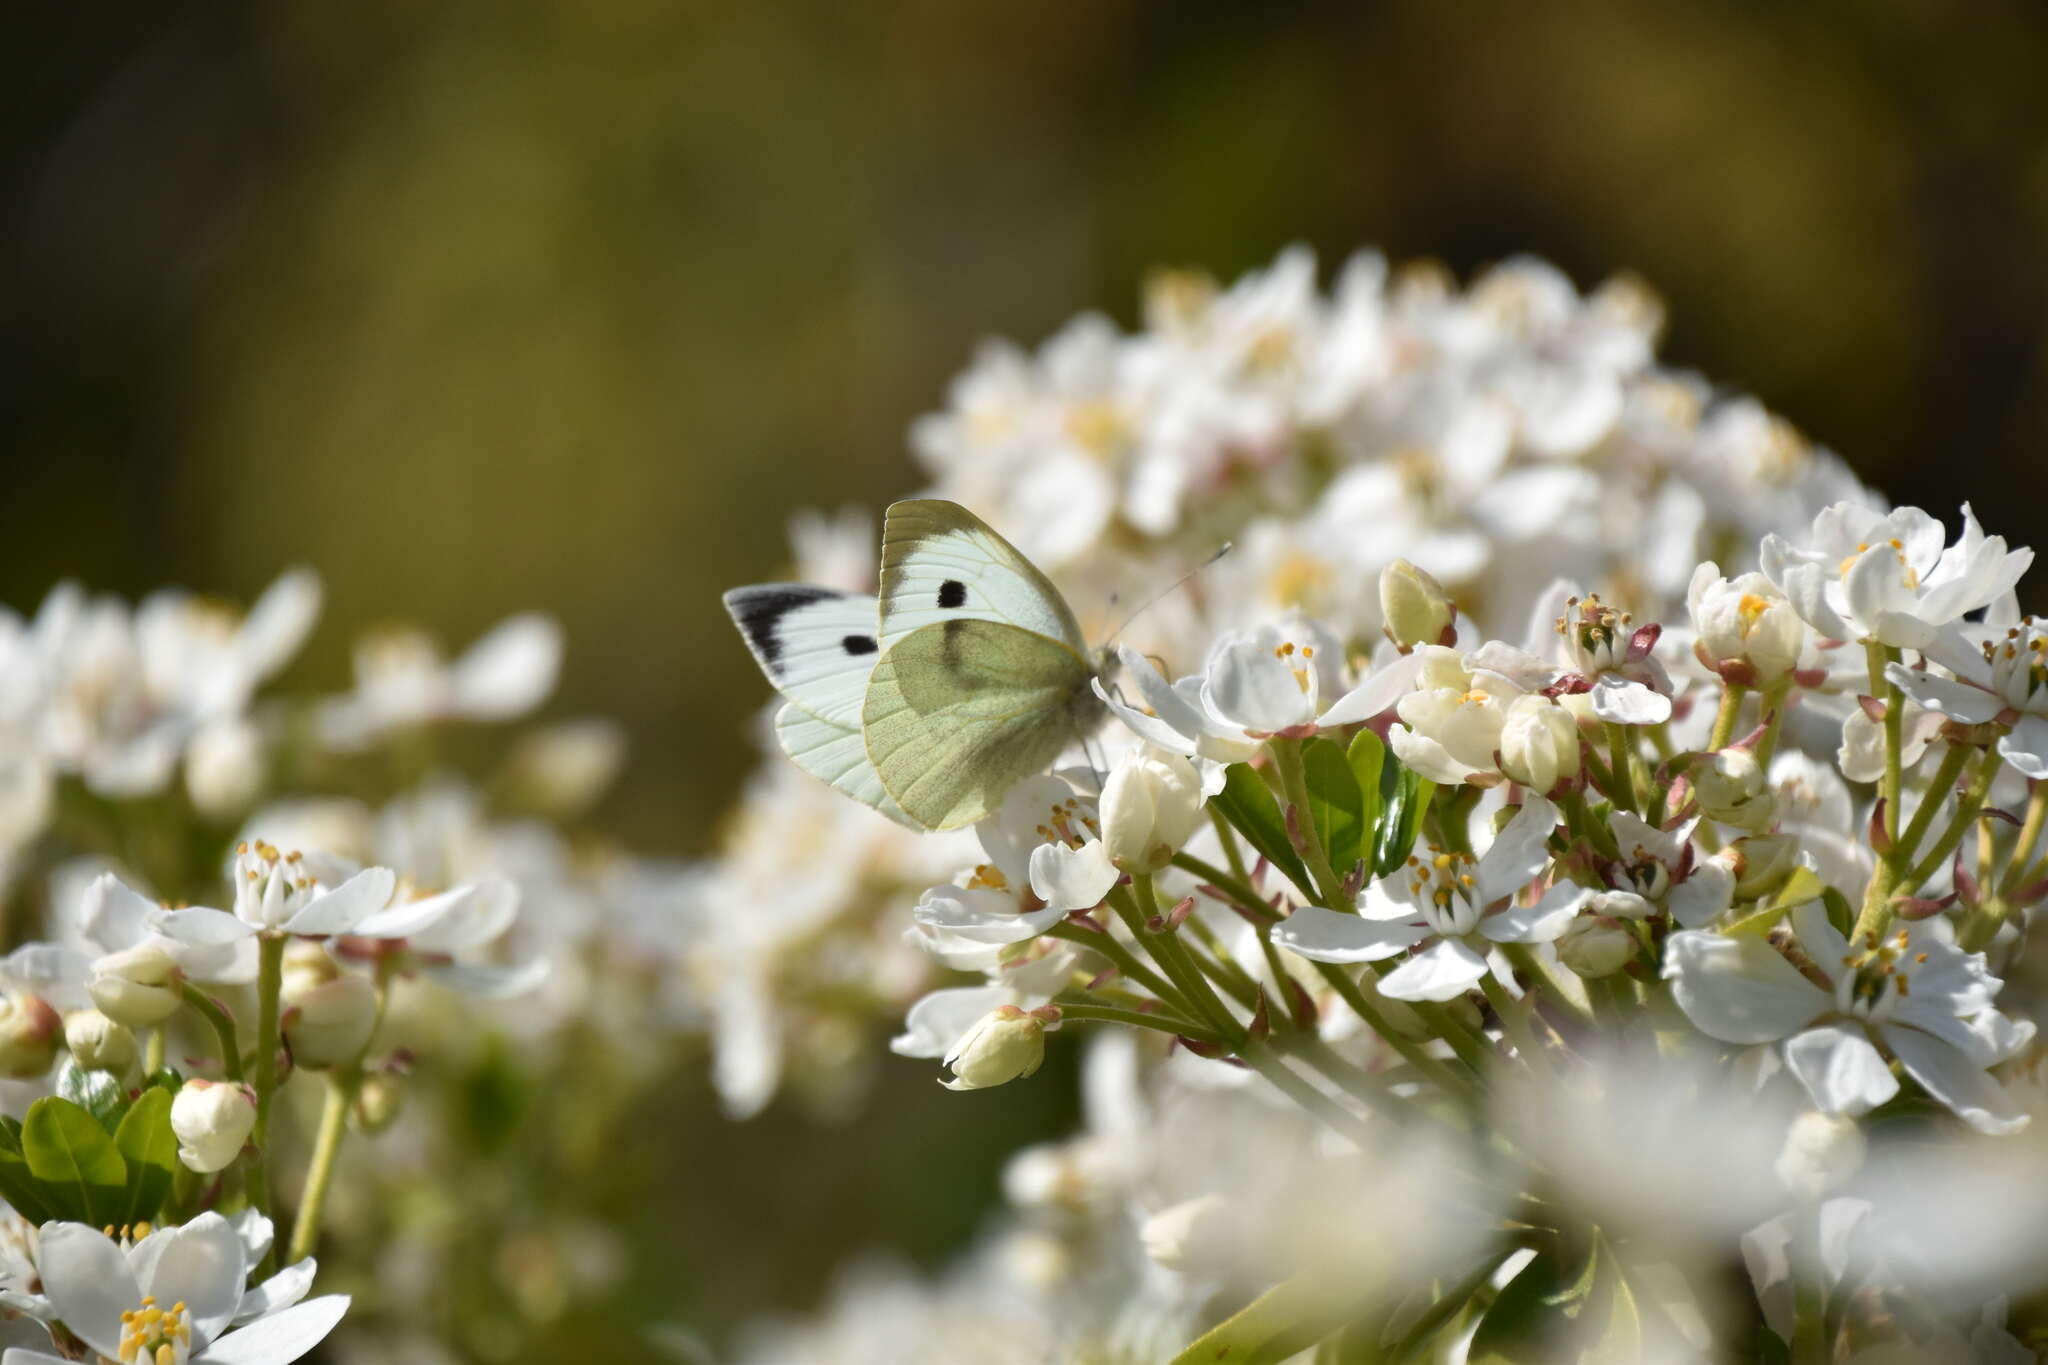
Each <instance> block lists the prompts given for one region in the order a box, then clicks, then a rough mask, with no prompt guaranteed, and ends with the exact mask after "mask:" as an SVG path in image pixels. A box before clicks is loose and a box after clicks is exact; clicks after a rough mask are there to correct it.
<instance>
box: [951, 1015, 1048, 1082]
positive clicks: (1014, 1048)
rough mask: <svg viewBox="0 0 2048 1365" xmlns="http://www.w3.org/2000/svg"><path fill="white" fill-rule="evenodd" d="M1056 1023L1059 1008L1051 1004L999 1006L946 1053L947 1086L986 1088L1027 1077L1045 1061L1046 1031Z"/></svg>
mask: <svg viewBox="0 0 2048 1365" xmlns="http://www.w3.org/2000/svg"><path fill="white" fill-rule="evenodd" d="M1059 1022H1060V1012H1059V1010H1057V1009H1055V1008H1054V1007H1052V1006H1050V1005H1043V1006H1040V1007H1039V1008H1038V1009H1035V1010H1030V1011H1025V1010H1021V1009H1019V1008H1017V1006H1015V1005H998V1006H997V1007H996V1008H995V1009H992V1010H990V1011H989V1012H988V1013H987V1014H984V1015H983V1016H982V1017H981V1018H980V1019H979V1020H977V1021H976V1022H975V1025H974V1027H973V1028H970V1029H968V1030H967V1032H966V1033H965V1034H963V1035H961V1038H960V1041H959V1042H957V1043H955V1044H953V1046H952V1049H951V1050H950V1051H948V1052H947V1053H946V1058H945V1064H946V1065H947V1066H949V1067H951V1068H952V1069H953V1079H952V1080H950V1081H947V1082H946V1083H945V1085H946V1088H947V1089H948V1090H986V1089H987V1088H988V1087H990V1086H992V1085H1006V1084H1008V1083H1009V1082H1011V1081H1015V1080H1021V1079H1023V1078H1024V1077H1026V1076H1029V1075H1030V1074H1031V1073H1032V1072H1034V1071H1036V1070H1038V1067H1039V1064H1040V1063H1041V1062H1043V1061H1044V1060H1045V1031H1046V1030H1047V1029H1048V1028H1058V1027H1059Z"/></svg>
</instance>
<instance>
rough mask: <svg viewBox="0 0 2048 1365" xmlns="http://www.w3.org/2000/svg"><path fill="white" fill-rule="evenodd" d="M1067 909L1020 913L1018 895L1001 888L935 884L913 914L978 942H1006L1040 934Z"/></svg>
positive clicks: (918, 921)
mask: <svg viewBox="0 0 2048 1365" xmlns="http://www.w3.org/2000/svg"><path fill="white" fill-rule="evenodd" d="M1096 899H1097V900H1100V899H1101V898H1100V897H1097V898H1096ZM1066 913H1067V912H1066V911H1065V910H1061V909H1050V908H1049V909H1045V910H1039V911H1035V912H1033V913H1031V914H1019V913H1017V901H1016V898H1015V897H1013V896H1009V895H1006V894H1005V893H1003V892H1001V891H977V890H971V889H963V888H961V887H957V886H935V887H933V888H932V889H931V890H929V891H927V892H925V893H924V895H923V896H921V897H919V898H918V902H917V905H916V907H915V908H914V909H913V910H912V911H911V918H912V919H913V920H915V921H916V922H917V923H919V924H922V925H926V926H928V927H930V928H933V929H937V930H939V931H941V932H943V933H948V934H958V935H959V936H960V937H961V938H964V939H968V940H970V941H972V942H975V943H992V944H1003V943H1022V942H1024V941H1025V940H1026V939H1032V938H1037V937H1038V936H1039V935H1040V934H1042V933H1044V932H1045V931H1046V930H1048V929H1050V928H1052V927H1053V925H1055V924H1058V923H1059V922H1060V920H1061V919H1063V918H1065V916H1066Z"/></svg>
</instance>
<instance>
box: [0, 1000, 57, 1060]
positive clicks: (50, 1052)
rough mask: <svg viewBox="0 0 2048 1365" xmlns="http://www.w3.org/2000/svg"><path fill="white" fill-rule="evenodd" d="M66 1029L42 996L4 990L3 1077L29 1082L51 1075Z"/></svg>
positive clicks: (0, 1026)
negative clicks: (61, 1034)
mask: <svg viewBox="0 0 2048 1365" xmlns="http://www.w3.org/2000/svg"><path fill="white" fill-rule="evenodd" d="M63 1027H64V1021H63V1020H62V1019H60V1018H58V1016H57V1011H55V1010H53V1009H51V1008H50V1006H49V1004H48V1003H47V1002H46V1001H45V1000H44V999H43V998H42V997H41V996H39V995H30V994H28V993H27V992H26V991H0V1076H4V1077H6V1078H7V1079H8V1080H11V1081H25V1080H30V1079H32V1078H34V1077H37V1076H41V1075H43V1074H44V1073H45V1072H47V1071H48V1070H49V1069H50V1063H51V1062H53V1061H55V1060H57V1039H58V1035H59V1034H60V1033H61V1032H62V1031H63Z"/></svg>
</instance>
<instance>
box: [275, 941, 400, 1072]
mask: <svg viewBox="0 0 2048 1365" xmlns="http://www.w3.org/2000/svg"><path fill="white" fill-rule="evenodd" d="M308 946H311V945H308ZM321 956H322V957H323V958H324V957H325V956H326V954H325V953H324V952H321ZM279 1003H280V1005H281V1006H282V1008H283V1012H282V1014H281V1016H280V1019H279V1022H280V1024H281V1026H282V1027H283V1029H284V1036H285V1041H286V1042H287V1043H289V1044H290V1045H291V1050H292V1060H293V1062H294V1063H295V1064H297V1065H300V1066H305V1067H311V1068H314V1069H318V1068H321V1067H327V1066H334V1065H336V1064H338V1063H341V1062H348V1061H353V1060H354V1059H355V1058H356V1057H358V1056H360V1055H361V1054H362V1051H363V1049H364V1048H365V1047H367V1046H369V1042H370V1034H371V1032H372V1030H373V1029H375V1028H376V1024H377V988H376V984H375V983H374V982H372V981H371V980H370V978H369V977H367V976H365V975H363V974H362V973H360V972H344V971H338V970H337V971H333V972H329V973H321V972H307V971H298V972H292V971H287V972H286V973H285V976H284V982H283V990H282V992H281V993H280V996H279Z"/></svg>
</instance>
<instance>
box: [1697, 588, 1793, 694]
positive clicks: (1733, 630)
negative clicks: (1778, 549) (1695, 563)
mask: <svg viewBox="0 0 2048 1365" xmlns="http://www.w3.org/2000/svg"><path fill="white" fill-rule="evenodd" d="M1685 604H1686V607H1687V608H1688V610H1690V611H1691V613H1692V627H1693V651H1694V653H1696V654H1697V655H1698V656H1699V660H1700V662H1701V663H1702V664H1704V665H1705V666H1706V667H1707V668H1709V669H1711V670H1712V671H1713V672H1715V673H1718V674H1719V675H1720V676H1721V677H1722V678H1723V679H1724V680H1725V681H1727V682H1729V683H1731V684H1735V685H1739V686H1747V687H1769V686H1770V685H1772V684H1773V683H1775V682H1777V681H1778V680H1779V679H1781V678H1783V677H1784V676H1785V675H1786V674H1788V673H1790V672H1791V671H1792V670H1793V669H1795V668H1799V667H1801V666H1802V664H1801V661H1802V657H1803V656H1804V654H1805V653H1806V651H1807V650H1808V647H1809V646H1808V640H1809V636H1808V631H1807V626H1806V622H1805V621H1803V620H1801V619H1800V617H1799V613H1798V612H1797V611H1795V610H1794V609H1793V606H1792V603H1791V600H1790V599H1789V598H1787V597H1786V596H1785V594H1784V592H1783V591H1782V590H1781V589H1780V588H1779V587H1778V585H1777V584H1775V583H1773V582H1771V580H1770V579H1768V578H1766V577H1765V576H1764V575H1762V574H1760V573H1754V572H1751V573H1745V574H1737V575H1736V576H1735V577H1734V578H1723V577H1722V576H1721V570H1720V567H1719V566H1718V565H1716V564H1714V563H1713V562H1711V561H1709V562H1707V563H1705V564H1702V565H1700V566H1699V568H1698V569H1696V570H1695V571H1694V572H1693V576H1692V582H1691V584H1690V585H1689V586H1688V587H1687V589H1686V594H1685Z"/></svg>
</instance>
